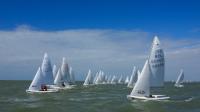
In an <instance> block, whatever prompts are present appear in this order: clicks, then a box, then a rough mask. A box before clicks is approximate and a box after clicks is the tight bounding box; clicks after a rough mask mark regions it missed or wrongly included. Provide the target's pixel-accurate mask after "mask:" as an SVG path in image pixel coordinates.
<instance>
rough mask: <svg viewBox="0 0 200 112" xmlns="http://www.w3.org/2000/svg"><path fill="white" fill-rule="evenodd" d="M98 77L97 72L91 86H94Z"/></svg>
mask: <svg viewBox="0 0 200 112" xmlns="http://www.w3.org/2000/svg"><path fill="white" fill-rule="evenodd" d="M98 75H99V73H98V72H97V73H96V75H95V77H94V80H93V84H96V81H97V77H98Z"/></svg>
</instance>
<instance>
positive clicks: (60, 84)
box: [54, 69, 65, 89]
mask: <svg viewBox="0 0 200 112" xmlns="http://www.w3.org/2000/svg"><path fill="white" fill-rule="evenodd" d="M54 85H55V86H54V88H57V89H63V88H65V83H64V78H63V76H62V74H61V71H60V69H58V72H57V74H56V77H55V80H54Z"/></svg>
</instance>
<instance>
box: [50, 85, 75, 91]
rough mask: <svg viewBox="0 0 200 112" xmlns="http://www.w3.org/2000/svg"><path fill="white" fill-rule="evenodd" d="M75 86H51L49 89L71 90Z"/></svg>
mask: <svg viewBox="0 0 200 112" xmlns="http://www.w3.org/2000/svg"><path fill="white" fill-rule="evenodd" d="M75 86H76V85H67V86H65V87H59V86H56V85H52V86H51V88H53V89H59V90H65V89H72V88H74V87H75Z"/></svg>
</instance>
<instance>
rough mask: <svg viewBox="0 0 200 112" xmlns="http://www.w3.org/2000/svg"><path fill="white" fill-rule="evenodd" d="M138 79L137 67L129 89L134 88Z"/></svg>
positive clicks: (134, 69)
mask: <svg viewBox="0 0 200 112" xmlns="http://www.w3.org/2000/svg"><path fill="white" fill-rule="evenodd" d="M137 79H138V74H137V69H136V67H134V68H133V71H132V75H131V78H130V80H129V83H128V85H127V87H130V88H133V87H134V85H135V83H136V81H137Z"/></svg>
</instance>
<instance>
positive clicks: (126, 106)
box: [0, 81, 200, 112]
mask: <svg viewBox="0 0 200 112" xmlns="http://www.w3.org/2000/svg"><path fill="white" fill-rule="evenodd" d="M82 83H83V82H77V84H78V86H77V87H75V88H73V89H71V90H64V91H61V92H59V93H48V94H28V93H26V92H25V90H26V88H28V86H29V84H30V81H0V88H1V90H0V112H200V83H187V84H184V85H185V87H184V88H175V87H173V84H172V83H165V87H164V88H152V89H151V92H152V93H154V94H165V95H168V96H170V97H171V99H170V100H168V101H140V100H134V101H130V100H127V98H126V95H128V94H130V92H131V89H129V88H127V87H126V85H97V86H91V87H83V86H81V84H82Z"/></svg>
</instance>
